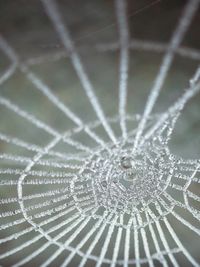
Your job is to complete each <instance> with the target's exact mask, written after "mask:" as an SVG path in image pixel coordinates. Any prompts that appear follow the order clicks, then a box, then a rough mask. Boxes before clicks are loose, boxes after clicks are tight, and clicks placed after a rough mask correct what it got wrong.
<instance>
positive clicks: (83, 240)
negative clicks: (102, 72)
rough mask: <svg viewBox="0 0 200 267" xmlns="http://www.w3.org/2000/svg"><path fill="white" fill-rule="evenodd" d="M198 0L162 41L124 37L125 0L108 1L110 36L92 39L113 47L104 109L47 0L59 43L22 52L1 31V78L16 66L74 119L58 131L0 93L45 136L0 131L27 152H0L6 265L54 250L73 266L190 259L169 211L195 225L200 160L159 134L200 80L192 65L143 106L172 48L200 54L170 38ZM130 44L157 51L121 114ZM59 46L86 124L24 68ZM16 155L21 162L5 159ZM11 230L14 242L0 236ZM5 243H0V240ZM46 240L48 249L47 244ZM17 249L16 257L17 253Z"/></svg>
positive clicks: (0, 256) (177, 36) (1, 256)
mask: <svg viewBox="0 0 200 267" xmlns="http://www.w3.org/2000/svg"><path fill="white" fill-rule="evenodd" d="M199 2H200V1H198V0H190V1H188V3H187V4H186V6H185V9H184V11H183V13H182V15H181V17H180V19H179V22H178V25H177V26H176V29H175V31H174V33H173V35H172V38H171V40H170V42H169V44H168V45H163V44H158V43H151V42H144V41H140V40H130V34H129V27H128V21H127V15H126V2H125V1H123V0H116V1H115V9H116V19H117V25H118V31H119V42H118V43H113V44H99V45H96V49H97V50H98V51H102V52H105V51H107V52H108V51H112V50H116V49H120V58H119V101H118V103H119V104H118V114H117V115H116V116H115V117H112V118H110V117H107V116H106V114H105V113H104V111H103V109H102V106H101V103H100V102H99V99H98V98H97V96H96V94H95V88H94V87H93V85H92V83H91V81H90V79H89V77H88V74H87V72H86V69H85V67H84V64H83V62H82V60H81V59H80V57H79V54H78V52H77V50H76V48H75V46H74V43H73V40H72V39H71V36H70V32H69V30H68V28H67V26H66V23H64V22H63V20H62V17H61V14H60V11H59V7H58V6H57V3H56V1H54V0H42V3H43V5H44V9H45V11H46V13H47V15H48V17H49V19H50V21H51V22H52V24H53V26H54V28H55V31H56V32H57V34H58V37H59V38H60V40H61V42H62V44H63V46H64V51H61V52H59V53H57V54H54V55H50V56H48V58H45V57H40V58H33V59H30V60H29V61H27V62H22V61H21V59H20V57H19V55H18V54H17V53H16V52H15V51H14V49H13V48H12V47H11V46H10V44H8V42H7V41H6V40H5V39H4V37H2V36H1V37H0V49H1V50H2V51H3V52H4V53H5V55H6V56H7V57H8V58H9V59H10V61H11V65H10V67H9V68H8V69H7V70H6V71H5V72H4V73H3V74H2V75H1V77H0V85H3V84H4V83H5V82H6V81H7V80H9V79H11V78H12V76H13V74H14V73H15V72H16V70H20V72H21V73H22V74H23V75H24V76H25V77H26V79H28V80H29V81H30V82H31V83H32V84H33V85H34V87H35V89H37V90H39V91H40V92H41V93H42V94H43V95H44V96H45V97H47V98H48V99H49V100H50V102H51V103H52V105H54V106H55V107H56V108H57V109H58V110H60V111H61V112H62V113H63V114H64V115H65V116H66V117H67V118H69V119H70V120H71V121H73V122H74V123H75V125H76V127H75V128H74V129H72V130H70V131H66V132H64V133H62V132H59V131H58V130H57V129H54V128H52V127H51V126H50V125H48V124H46V123H45V122H43V121H42V120H40V119H39V118H38V117H36V116H35V115H33V114H31V113H29V112H28V111H26V110H24V109H23V108H22V107H20V106H18V105H17V104H15V103H14V102H12V101H11V100H10V99H8V98H5V97H3V96H0V104H1V106H2V107H4V108H5V109H7V110H9V111H10V112H13V113H15V114H16V115H17V116H18V117H20V118H22V119H24V120H26V121H27V123H31V124H32V125H33V126H34V127H37V128H38V129H39V130H42V131H44V132H45V133H46V134H48V136H50V137H51V140H50V141H49V142H48V143H47V144H46V145H45V146H44V147H42V146H40V145H38V144H33V143H28V142H26V141H25V140H23V139H20V138H18V137H14V136H10V135H7V134H5V133H0V140H1V141H2V142H4V143H8V144H9V145H11V146H15V147H18V148H20V149H21V148H23V149H25V150H27V151H30V152H32V155H33V156H32V157H26V156H20V155H16V154H7V153H1V154H0V159H1V161H2V166H3V162H4V163H5V162H7V163H9V164H10V165H11V166H12V167H10V168H3V167H2V168H0V174H1V178H0V185H1V187H2V189H3V188H4V187H9V188H10V191H14V190H16V196H15V197H11V196H12V194H11V196H10V197H9V196H8V197H6V198H5V197H1V198H0V204H1V206H2V207H3V208H4V210H6V211H3V212H1V214H0V222H1V224H0V232H1V235H0V247H1V248H2V251H3V252H0V263H1V264H3V266H4V262H6V260H8V261H7V262H9V264H10V265H11V266H30V264H31V263H32V262H34V260H35V259H37V258H38V257H40V256H41V257H40V259H41V262H40V266H43V267H44V266H50V265H52V264H53V265H52V266H57V265H58V264H57V259H59V258H60V259H62V260H60V263H59V264H60V266H62V267H64V266H72V265H71V264H72V261H73V259H74V258H76V257H77V258H78V259H79V260H77V262H78V263H76V265H77V266H80V267H83V266H97V267H99V266H103V265H104V264H105V266H112V267H114V266H124V267H128V266H129V265H130V264H132V265H133V266H137V267H139V266H143V265H145V264H147V265H148V266H151V267H153V266H165V267H166V266H180V262H179V260H180V258H179V256H178V255H180V254H181V255H182V256H183V257H184V262H187V266H189V265H191V266H199V263H198V261H197V259H195V258H194V257H193V256H192V255H191V253H190V252H189V250H188V248H187V246H185V245H184V244H183V242H182V241H181V238H180V237H179V235H178V232H177V231H176V230H175V229H174V227H175V224H173V223H171V221H170V218H171V217H172V218H173V219H174V220H176V221H178V223H179V224H181V225H183V226H184V227H185V228H184V229H186V230H188V231H191V233H194V234H195V235H196V236H199V235H200V229H199V226H198V225H199V221H200V214H199V210H198V209H197V207H196V206H197V205H199V202H200V196H199V195H198V194H196V193H194V192H193V191H192V189H193V187H196V186H198V184H199V178H198V177H199V168H200V161H199V160H184V159H182V158H180V157H177V156H175V155H173V154H172V153H171V152H170V150H169V148H168V142H169V140H170V137H171V134H172V132H173V129H174V126H175V123H176V121H177V119H178V116H179V114H180V113H181V111H182V109H183V108H184V106H185V104H186V103H187V102H188V101H189V100H190V99H191V98H192V97H193V96H194V95H195V94H196V93H198V92H199V90H200V68H197V70H196V72H195V74H194V76H193V77H192V78H191V80H190V85H189V88H187V89H186V90H185V91H184V93H183V95H182V96H181V97H180V98H179V99H178V100H177V101H176V102H175V103H174V104H172V105H171V106H170V107H169V108H168V109H167V110H166V112H164V113H162V114H158V115H152V114H151V113H152V109H153V107H154V105H155V103H156V100H157V98H158V96H159V93H160V91H161V89H162V87H163V84H164V82H165V79H166V76H167V74H168V72H169V69H170V66H171V64H172V62H173V59H174V56H175V54H176V53H177V54H179V55H181V56H183V57H189V58H191V59H194V60H199V59H200V53H199V52H198V51H195V50H192V49H189V48H181V47H179V46H180V44H181V42H182V40H183V38H184V35H185V33H186V32H187V30H188V28H189V26H190V23H191V21H192V19H193V17H194V16H195V12H196V11H197V9H198V6H199ZM130 49H137V50H149V51H156V52H164V56H163V60H162V63H161V65H160V69H159V72H158V74H157V76H156V78H155V81H154V83H153V85H152V89H151V91H150V94H149V97H148V99H147V102H146V105H145V108H144V112H143V114H142V115H129V114H127V111H126V105H127V93H128V92H127V85H128V73H129V60H130V56H129V51H130ZM65 55H68V57H69V58H70V60H71V63H72V65H73V68H74V70H75V72H76V74H77V77H78V79H79V80H80V82H81V85H82V88H83V90H84V92H85V94H86V96H87V97H88V100H89V102H90V104H91V106H92V108H93V109H94V112H95V114H96V116H97V120H96V121H94V122H91V123H89V124H86V123H85V122H84V121H82V119H81V118H80V117H79V116H78V115H77V114H75V113H74V112H73V111H72V110H71V109H70V108H69V107H68V106H67V105H66V104H64V103H63V102H62V101H61V99H59V98H58V97H57V96H56V95H55V94H54V93H53V90H51V88H50V87H49V86H48V85H47V84H45V83H44V82H43V81H42V80H41V78H40V77H39V75H37V74H35V73H34V72H33V71H32V70H31V69H30V65H34V64H36V65H37V64H40V63H41V62H42V61H45V60H46V59H47V60H53V61H54V60H55V61H56V60H59V59H60V58H62V57H65ZM129 122H134V125H135V128H133V129H132V130H131V131H130V130H128V127H127V124H128V123H129ZM116 125H118V126H119V127H120V129H121V135H120V136H118V135H117V134H116V133H115V131H114V130H113V127H114V126H116ZM98 127H103V129H104V131H105V133H106V134H107V136H108V137H109V139H110V141H109V142H107V141H105V140H104V138H103V137H102V136H101V135H100V134H97V132H98V131H97V129H98ZM83 133H84V134H86V135H87V136H88V137H89V138H91V139H92V140H93V141H95V143H96V146H95V148H93V147H89V146H87V145H85V144H83V143H82V142H81V141H77V139H76V136H78V135H79V134H80V135H81V134H83ZM61 142H62V143H65V144H67V145H69V146H71V147H72V148H74V151H75V152H74V153H71V154H70V153H64V152H62V151H59V150H58V149H57V148H56V145H58V144H59V143H61ZM16 164H17V165H18V166H20V167H19V168H13V166H15V165H16ZM39 167H41V168H42V167H43V169H42V170H41V169H39ZM49 169H50V170H49ZM4 177H9V178H4ZM174 192H176V194H174ZM177 194H178V196H179V197H177ZM194 203H197V205H193V204H194ZM182 211H183V212H182ZM184 212H185V213H187V219H186V218H185V217H184V215H183V214H184ZM170 216H171V217H170ZM188 218H189V219H190V220H188ZM15 240H17V242H18V243H17V244H18V245H17V246H15V245H14V246H11V248H10V247H9V246H7V244H10V243H12V242H15ZM14 244H15V243H14ZM99 244H100V245H99ZM5 247H6V248H7V247H8V249H6V250H3V248H5ZM50 248H51V250H50V251H51V253H48V250H49V249H50ZM26 249H28V250H26ZM0 251H1V250H0ZM23 251H26V253H24V254H23ZM46 251H47V253H46ZM52 251H53V252H52ZM18 254H19V255H21V258H17V259H18V260H17V261H16V260H14V259H15V257H16V255H18ZM42 255H43V256H42ZM47 255H48V256H47ZM5 264H6V263H5ZM90 264H91V265H90ZM92 264H93V265H92ZM159 264H160V265H159ZM5 266H7V265H5ZM145 266H146V265H145Z"/></svg>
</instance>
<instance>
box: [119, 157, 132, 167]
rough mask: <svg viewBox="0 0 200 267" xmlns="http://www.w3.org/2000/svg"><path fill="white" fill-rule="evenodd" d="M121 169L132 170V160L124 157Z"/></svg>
mask: <svg viewBox="0 0 200 267" xmlns="http://www.w3.org/2000/svg"><path fill="white" fill-rule="evenodd" d="M121 167H122V168H123V169H130V168H132V158H131V157H122V158H121Z"/></svg>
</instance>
